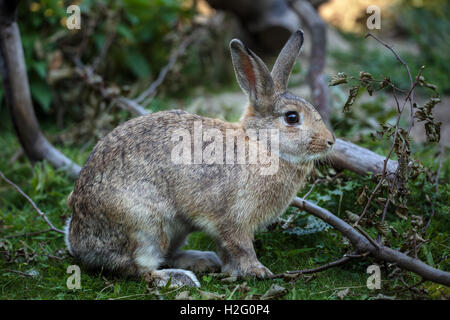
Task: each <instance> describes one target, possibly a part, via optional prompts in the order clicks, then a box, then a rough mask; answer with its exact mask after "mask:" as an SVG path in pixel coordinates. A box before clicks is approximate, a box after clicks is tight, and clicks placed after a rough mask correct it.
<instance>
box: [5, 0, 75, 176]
mask: <svg viewBox="0 0 450 320" xmlns="http://www.w3.org/2000/svg"><path fill="white" fill-rule="evenodd" d="M16 9H17V1H6V0H0V71H1V74H2V79H3V90H4V92H5V100H6V105H7V106H8V109H9V112H10V114H11V119H12V122H13V124H14V129H15V130H16V133H17V136H18V138H19V141H20V143H21V145H22V147H23V150H24V152H25V154H26V155H27V157H28V158H29V159H30V161H31V162H35V161H40V160H44V159H45V160H47V161H48V162H50V164H52V165H53V166H54V167H55V168H63V169H64V170H65V171H66V172H67V173H68V174H69V176H70V177H72V178H76V177H77V176H78V174H79V172H80V170H81V168H80V166H78V165H77V164H75V163H74V162H73V161H71V160H70V159H68V158H67V157H66V156H65V155H63V154H62V153H61V152H60V151H58V150H57V149H56V148H55V147H53V145H52V144H51V143H50V142H49V141H48V140H47V139H46V138H45V137H44V135H43V134H42V131H41V129H40V127H39V124H38V121H37V119H36V115H35V113H34V109H33V104H32V101H31V95H30V88H29V82H28V76H27V71H26V66H25V58H24V53H23V48H22V42H21V38H20V33H19V27H18V25H17V22H16Z"/></svg>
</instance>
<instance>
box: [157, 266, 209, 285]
mask: <svg viewBox="0 0 450 320" xmlns="http://www.w3.org/2000/svg"><path fill="white" fill-rule="evenodd" d="M149 276H150V277H149V281H150V282H153V285H154V286H156V287H165V286H167V284H168V283H169V281H170V284H169V288H179V287H197V288H199V287H200V282H198V280H197V277H196V276H195V275H194V274H193V273H192V272H191V271H188V270H183V269H161V270H155V271H152V272H150V273H149Z"/></svg>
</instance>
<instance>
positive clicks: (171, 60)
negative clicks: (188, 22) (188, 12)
mask: <svg viewBox="0 0 450 320" xmlns="http://www.w3.org/2000/svg"><path fill="white" fill-rule="evenodd" d="M196 37H197V32H195V31H194V32H193V33H192V34H191V35H190V36H188V37H186V38H185V39H184V40H183V41H182V42H181V44H180V45H179V46H178V48H177V49H176V50H174V51H173V53H172V54H171V55H170V58H169V62H168V63H167V65H165V66H164V67H163V68H162V69H161V71H160V72H159V74H158V77H157V78H156V80H155V81H154V82H152V83H151V84H150V86H149V87H148V88H147V89H146V90H145V91H144V92H142V93H141V94H140V95H139V97H137V98H136V99H134V102H135V103H138V104H139V103H141V102H142V101H144V100H145V99H146V98H148V97H150V96H152V95H154V94H155V92H156V89H157V88H158V87H159V86H160V85H161V83H162V82H163V81H164V79H165V77H166V75H167V73H168V72H169V71H170V70H171V69H172V68H173V66H174V65H175V62H176V61H177V59H178V57H179V56H180V55H181V54H183V53H184V52H185V50H186V48H187V46H188V45H189V44H190V43H191V42H192V41H194V39H195V38H196Z"/></svg>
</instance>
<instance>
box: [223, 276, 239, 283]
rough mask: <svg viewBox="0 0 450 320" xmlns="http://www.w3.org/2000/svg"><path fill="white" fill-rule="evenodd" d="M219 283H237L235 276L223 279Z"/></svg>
mask: <svg viewBox="0 0 450 320" xmlns="http://www.w3.org/2000/svg"><path fill="white" fill-rule="evenodd" d="M220 281H222V282H227V283H232V282H236V281H237V277H236V276H231V277H227V278H223V279H222V280H220Z"/></svg>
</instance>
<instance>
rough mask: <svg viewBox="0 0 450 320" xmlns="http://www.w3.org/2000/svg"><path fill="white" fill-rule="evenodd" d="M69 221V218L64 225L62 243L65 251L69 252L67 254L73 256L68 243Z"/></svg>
mask: <svg viewBox="0 0 450 320" xmlns="http://www.w3.org/2000/svg"><path fill="white" fill-rule="evenodd" d="M71 195H72V194H71ZM69 197H70V196H69ZM71 221H72V217H69V218H68V219H67V220H66V224H65V225H64V242H65V243H66V247H67V250H69V253H70V254H71V255H72V256H73V251H72V247H71V246H70V241H69V230H70V222H71Z"/></svg>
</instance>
